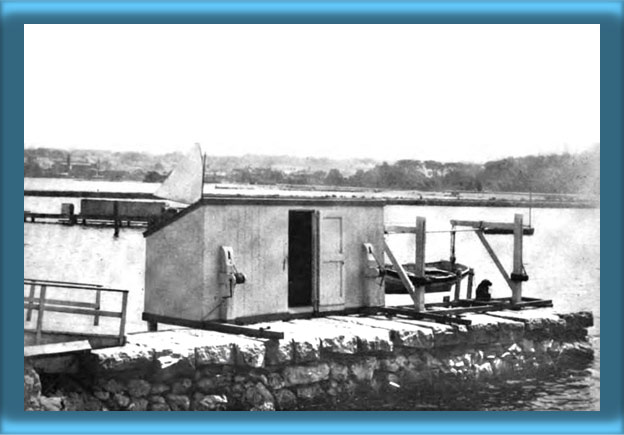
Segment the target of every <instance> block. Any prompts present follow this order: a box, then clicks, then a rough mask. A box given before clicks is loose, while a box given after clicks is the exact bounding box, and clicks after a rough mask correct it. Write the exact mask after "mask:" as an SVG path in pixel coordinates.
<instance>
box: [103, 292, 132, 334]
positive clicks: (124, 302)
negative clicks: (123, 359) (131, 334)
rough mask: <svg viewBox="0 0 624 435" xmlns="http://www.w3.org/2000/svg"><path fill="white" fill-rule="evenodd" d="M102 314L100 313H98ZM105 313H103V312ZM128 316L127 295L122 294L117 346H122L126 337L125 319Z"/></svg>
mask: <svg viewBox="0 0 624 435" xmlns="http://www.w3.org/2000/svg"><path fill="white" fill-rule="evenodd" d="M99 312H100V313H102V311H99ZM104 312H105V311H104ZM127 314H128V293H124V294H123V296H122V299H121V320H120V322H119V345H120V346H123V344H124V341H125V339H126V338H125V336H126V317H127Z"/></svg>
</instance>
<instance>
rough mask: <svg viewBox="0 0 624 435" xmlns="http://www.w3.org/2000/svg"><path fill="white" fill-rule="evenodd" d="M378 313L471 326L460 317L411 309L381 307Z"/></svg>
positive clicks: (468, 321) (469, 322)
mask: <svg viewBox="0 0 624 435" xmlns="http://www.w3.org/2000/svg"><path fill="white" fill-rule="evenodd" d="M378 311H380V312H383V313H387V314H394V315H402V316H408V317H411V318H413V319H416V320H433V321H434V322H436V323H444V324H453V323H454V324H459V325H466V326H469V325H471V324H472V322H471V321H470V320H467V319H462V318H460V317H454V314H450V313H449V314H442V313H431V312H428V311H427V312H419V311H416V310H414V309H412V308H399V307H381V308H379V310H378Z"/></svg>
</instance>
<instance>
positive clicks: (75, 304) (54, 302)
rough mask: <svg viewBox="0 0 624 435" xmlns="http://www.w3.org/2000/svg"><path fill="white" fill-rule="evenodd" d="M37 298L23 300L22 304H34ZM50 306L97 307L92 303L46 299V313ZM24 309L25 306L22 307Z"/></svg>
mask: <svg viewBox="0 0 624 435" xmlns="http://www.w3.org/2000/svg"><path fill="white" fill-rule="evenodd" d="M38 300H39V298H24V302H30V303H34V304H36V303H37V301H38ZM50 305H61V306H65V307H83V308H96V307H97V305H96V304H94V303H92V302H77V301H67V300H62V299H46V307H47V310H48V311H51V310H50ZM24 308H26V305H24Z"/></svg>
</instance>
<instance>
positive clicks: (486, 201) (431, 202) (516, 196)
mask: <svg viewBox="0 0 624 435" xmlns="http://www.w3.org/2000/svg"><path fill="white" fill-rule="evenodd" d="M206 187H207V188H208V189H206ZM204 189H205V190H204V197H206V198H210V197H240V196H253V197H259V198H274V197H276V196H302V197H305V196H308V195H309V194H313V196H314V197H315V198H334V199H336V198H341V197H344V198H362V199H374V200H383V201H385V202H386V204H387V205H411V206H445V207H521V208H528V207H532V208H577V209H592V208H600V199H599V198H595V199H591V198H581V197H579V196H575V195H553V194H539V193H534V194H532V195H531V196H532V198H530V195H529V194H528V193H514V192H415V191H396V190H381V189H344V188H341V187H335V188H332V187H328V186H322V188H321V186H318V187H317V186H290V185H287V186H259V185H249V186H247V185H206V186H205V188H204ZM206 190H208V192H210V193H208V192H207V191H206ZM24 196H35V197H48V198H50V197H53V198H54V197H57V198H99V199H129V200H132V199H134V200H160V201H163V199H162V198H158V197H156V196H154V195H153V194H152V193H149V192H137V191H135V192H116V191H98V190H52V189H50V190H48V189H24Z"/></svg>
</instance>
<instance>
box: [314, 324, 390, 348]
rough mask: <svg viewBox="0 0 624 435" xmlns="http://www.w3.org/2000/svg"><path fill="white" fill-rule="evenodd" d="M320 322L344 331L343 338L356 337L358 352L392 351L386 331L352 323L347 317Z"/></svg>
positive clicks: (388, 332) (388, 333) (387, 331)
mask: <svg viewBox="0 0 624 435" xmlns="http://www.w3.org/2000/svg"><path fill="white" fill-rule="evenodd" d="M322 321H323V326H325V325H327V326H329V327H330V328H335V329H339V330H341V331H344V334H345V336H354V337H356V340H357V344H358V351H359V352H392V350H393V349H394V343H393V342H392V340H391V338H390V331H389V330H388V329H384V328H375V327H372V326H369V325H364V324H361V323H357V322H353V321H350V318H349V317H348V316H332V317H330V318H324V319H322Z"/></svg>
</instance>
